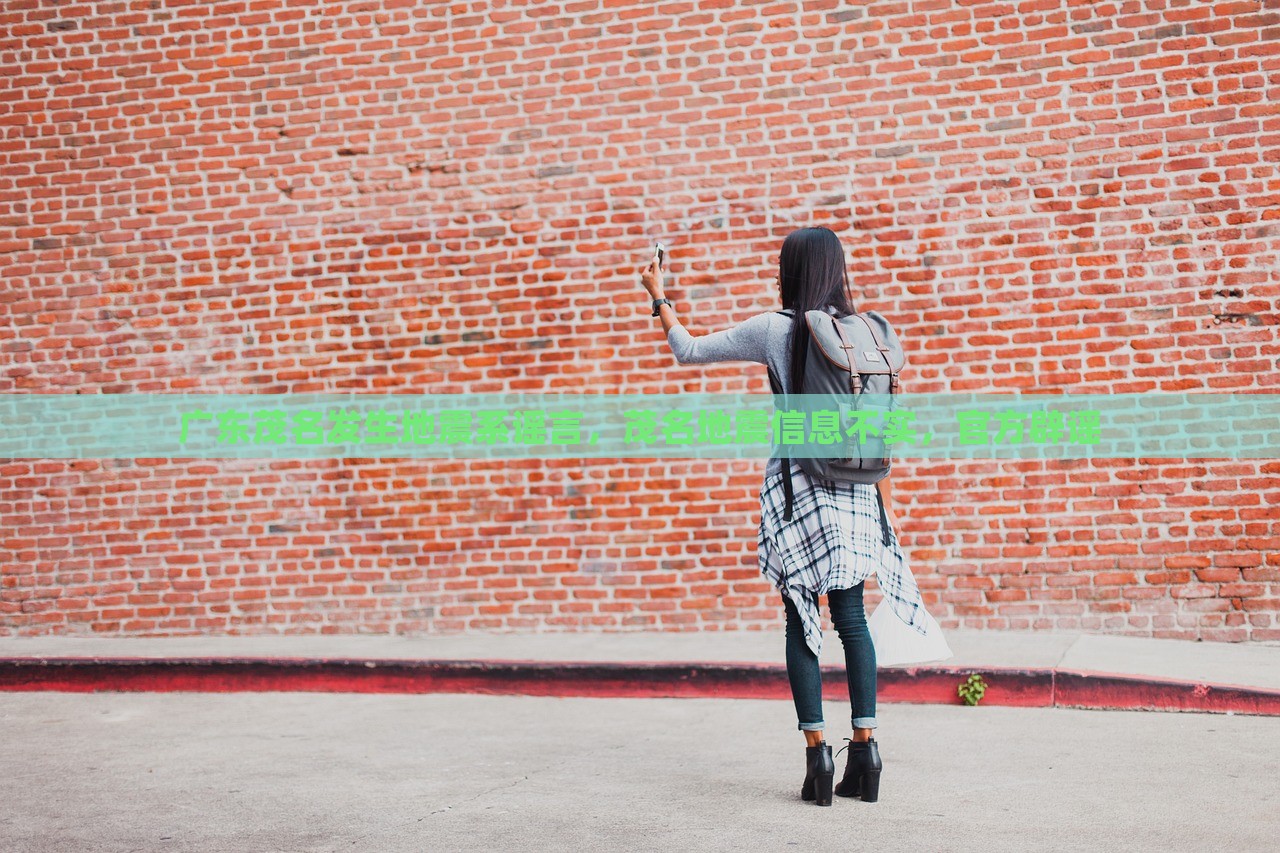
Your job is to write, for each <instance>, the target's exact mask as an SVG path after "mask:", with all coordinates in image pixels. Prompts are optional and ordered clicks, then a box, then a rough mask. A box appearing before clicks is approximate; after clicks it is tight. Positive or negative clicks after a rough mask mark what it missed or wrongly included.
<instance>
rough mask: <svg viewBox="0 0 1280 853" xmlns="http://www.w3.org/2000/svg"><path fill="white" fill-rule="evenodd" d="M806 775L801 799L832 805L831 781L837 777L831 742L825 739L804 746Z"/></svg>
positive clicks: (822, 804)
mask: <svg viewBox="0 0 1280 853" xmlns="http://www.w3.org/2000/svg"><path fill="white" fill-rule="evenodd" d="M804 759H805V776H804V784H803V785H801V786H800V799H802V800H813V799H816V800H817V801H818V803H817V804H818V805H820V806H829V805H831V782H832V780H834V779H835V778H836V763H835V759H833V758H832V757H831V744H829V743H827V742H826V741H825V740H823V741H818V743H817V745H816V746H806V747H805V748H804Z"/></svg>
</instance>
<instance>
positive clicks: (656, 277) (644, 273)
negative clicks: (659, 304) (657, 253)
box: [640, 258, 666, 299]
mask: <svg viewBox="0 0 1280 853" xmlns="http://www.w3.org/2000/svg"><path fill="white" fill-rule="evenodd" d="M640 283H641V284H643V285H644V289H645V290H647V291H649V296H650V297H652V298H653V299H661V298H662V297H663V296H665V295H666V294H664V293H663V292H662V267H660V266H658V259H657V258H654V259H653V261H652V262H651V263H650V264H649V266H647V267H645V268H644V269H643V270H641V271H640Z"/></svg>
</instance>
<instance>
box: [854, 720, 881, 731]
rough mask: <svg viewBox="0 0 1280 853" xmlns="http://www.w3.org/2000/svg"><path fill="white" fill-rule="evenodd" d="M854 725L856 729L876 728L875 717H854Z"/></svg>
mask: <svg viewBox="0 0 1280 853" xmlns="http://www.w3.org/2000/svg"><path fill="white" fill-rule="evenodd" d="M853 727H854V728H855V729H874V728H876V718H875V717H854V718H853Z"/></svg>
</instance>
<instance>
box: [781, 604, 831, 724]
mask: <svg viewBox="0 0 1280 853" xmlns="http://www.w3.org/2000/svg"><path fill="white" fill-rule="evenodd" d="M782 603H783V605H784V606H785V607H786V610H787V678H788V679H789V680H790V681H791V697H792V698H793V699H794V700H795V703H796V717H797V718H798V719H799V721H800V722H799V725H798V726H797V728H798V729H800V731H802V732H804V739H805V743H806V744H807V745H809V746H816V745H817V744H818V743H819V742H821V741H822V739H823V737H822V728H823V723H822V671H821V669H820V668H819V666H818V658H817V656H816V655H815V654H814V653H813V650H812V649H810V648H809V646H808V644H807V643H806V642H805V641H804V623H803V622H802V621H801V619H800V612H799V611H798V610H796V606H795V604H794V603H793V602H792V601H791V599H790V598H789V597H787V596H786V595H784V596H782Z"/></svg>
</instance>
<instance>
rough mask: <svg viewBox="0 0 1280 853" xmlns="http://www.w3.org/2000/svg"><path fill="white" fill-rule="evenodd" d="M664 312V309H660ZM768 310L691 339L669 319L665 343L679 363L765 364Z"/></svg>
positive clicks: (676, 321)
mask: <svg viewBox="0 0 1280 853" xmlns="http://www.w3.org/2000/svg"><path fill="white" fill-rule="evenodd" d="M663 310H664V311H665V310H666V306H663ZM772 313H773V312H771V311H764V312H761V313H759V314H756V315H754V316H752V317H748V318H747V319H745V320H743V321H742V322H741V323H739V324H738V325H736V326H733V327H731V328H728V329H722V330H721V331H719V332H711V333H710V334H707V335H699V336H697V337H694V336H693V335H691V334H689V331H688V330H687V329H685V327H684V326H682V325H681V324H680V321H679V320H673V322H672V324H671V327H670V328H669V329H667V344H668V345H669V346H670V347H671V352H672V353H674V354H675V357H676V361H678V362H680V363H681V364H705V363H707V362H711V361H754V362H755V363H756V364H768V363H769V362H768V343H769V318H770V317H771V316H772Z"/></svg>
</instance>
